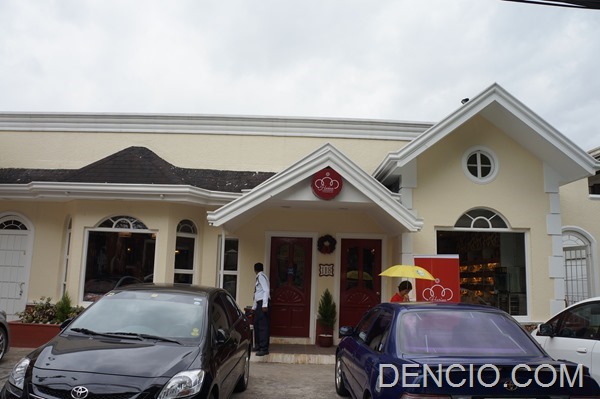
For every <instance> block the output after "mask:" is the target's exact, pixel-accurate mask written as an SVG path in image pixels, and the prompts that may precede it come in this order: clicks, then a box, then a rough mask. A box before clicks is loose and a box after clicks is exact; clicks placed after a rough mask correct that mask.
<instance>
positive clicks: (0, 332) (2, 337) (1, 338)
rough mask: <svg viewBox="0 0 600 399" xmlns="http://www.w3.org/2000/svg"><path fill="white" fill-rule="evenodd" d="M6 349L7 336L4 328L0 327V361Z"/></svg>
mask: <svg viewBox="0 0 600 399" xmlns="http://www.w3.org/2000/svg"><path fill="white" fill-rule="evenodd" d="M7 349H8V334H6V331H5V330H4V328H1V327H0V360H2V358H3V357H4V354H5V353H6V350H7Z"/></svg>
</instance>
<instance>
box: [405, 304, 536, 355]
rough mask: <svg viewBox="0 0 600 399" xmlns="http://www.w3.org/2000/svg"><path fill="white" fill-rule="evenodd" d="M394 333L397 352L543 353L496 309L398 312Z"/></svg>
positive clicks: (444, 353)
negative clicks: (489, 310)
mask: <svg viewBox="0 0 600 399" xmlns="http://www.w3.org/2000/svg"><path fill="white" fill-rule="evenodd" d="M396 333H397V340H398V342H399V345H398V350H399V352H401V353H409V354H411V355H415V354H427V355H434V354H438V355H445V356H494V357H497V356H511V357H515V356H516V357H519V356H541V355H543V353H542V352H541V351H540V349H539V348H538V347H537V346H536V345H535V343H534V342H533V341H532V340H531V339H530V338H529V337H528V336H527V332H525V331H524V330H522V329H521V327H520V326H519V325H518V323H517V322H516V321H514V320H513V319H511V318H509V317H507V316H504V315H502V314H499V313H495V312H486V311H472V310H470V311H448V310H426V311H423V310H421V311H408V312H404V313H403V314H402V315H401V316H400V319H399V323H398V328H397V330H396ZM401 353H399V355H400V354H401Z"/></svg>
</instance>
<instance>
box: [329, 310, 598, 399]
mask: <svg viewBox="0 0 600 399" xmlns="http://www.w3.org/2000/svg"><path fill="white" fill-rule="evenodd" d="M340 335H342V336H344V338H342V340H341V341H340V343H339V345H338V348H337V352H336V366H335V387H336V391H337V393H338V394H340V395H343V396H348V395H351V396H352V397H353V398H356V399H358V398H360V399H363V398H373V399H375V398H390V399H392V398H393V399H419V398H423V399H425V398H426V399H451V398H461V399H471V398H477V399H498V398H506V399H508V398H521V399H522V398H527V399H538V398H561V399H567V398H582V399H583V398H598V397H599V395H600V387H599V386H598V384H597V383H596V382H595V381H594V379H593V378H591V376H590V374H589V370H588V369H587V368H586V367H585V366H583V365H578V364H575V363H571V362H566V361H556V360H553V359H552V358H551V357H550V356H549V355H548V354H547V353H546V352H544V350H543V349H542V348H541V347H540V346H539V345H538V344H537V342H536V341H535V340H534V339H533V338H532V337H531V336H530V334H529V333H527V331H526V330H525V329H523V328H522V327H521V326H520V325H519V323H518V322H517V321H516V320H514V319H513V318H512V317H511V316H509V315H508V314H507V313H506V312H504V311H501V310H499V309H496V308H493V307H489V306H484V305H468V304H462V303H447V302H446V303H441V302H438V303H436V302H431V303H385V304H380V305H378V306H376V307H374V308H373V309H371V310H369V311H368V312H367V313H366V314H365V315H364V317H363V318H362V320H361V321H360V322H359V324H358V325H357V326H356V327H342V328H340Z"/></svg>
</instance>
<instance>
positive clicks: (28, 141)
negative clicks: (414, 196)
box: [0, 131, 406, 173]
mask: <svg viewBox="0 0 600 399" xmlns="http://www.w3.org/2000/svg"><path fill="white" fill-rule="evenodd" d="M0 142H2V143H3V144H2V148H0V168H34V169H36V168H41V169H77V168H81V167H83V166H85V165H88V164H90V163H92V162H95V161H98V160H100V159H102V158H104V157H107V156H109V155H112V154H114V153H116V152H118V151H120V150H122V149H124V148H127V147H131V146H139V147H147V148H148V149H150V150H152V151H153V152H155V153H156V154H157V155H158V156H159V157H161V158H163V159H164V160H166V161H167V162H170V163H171V164H173V165H175V166H178V167H181V168H197V169H203V168H204V169H218V170H249V171H260V172H279V171H281V170H283V169H285V168H287V167H289V166H290V165H291V164H292V163H294V162H296V161H298V160H300V159H302V158H303V157H305V156H306V155H308V154H309V153H311V152H312V151H314V150H316V149H317V148H319V147H321V146H322V145H324V144H326V143H331V144H333V145H334V146H335V147H336V148H338V149H339V150H341V151H342V152H343V153H344V154H345V155H347V156H348V157H350V158H351V159H352V160H353V161H354V162H356V163H357V164H358V165H360V166H361V167H362V168H363V169H365V170H366V171H367V172H369V173H371V172H372V171H373V170H375V168H376V167H377V166H378V165H379V164H380V163H381V160H382V159H383V158H384V157H385V155H387V154H388V153H389V152H391V151H397V150H398V149H400V148H402V147H403V146H404V145H406V141H402V140H376V139H369V140H365V139H340V138H335V139H334V138H319V137H279V136H277V137H271V136H235V135H223V136H220V135H210V134H207V135H203V134H165V133H162V134H152V133H82V132H77V133H64V132H50V131H49V132H2V131H0ZM34 143H44V145H33V144H34ZM25 148H26V149H27V151H23V150H17V151H15V150H13V149H25Z"/></svg>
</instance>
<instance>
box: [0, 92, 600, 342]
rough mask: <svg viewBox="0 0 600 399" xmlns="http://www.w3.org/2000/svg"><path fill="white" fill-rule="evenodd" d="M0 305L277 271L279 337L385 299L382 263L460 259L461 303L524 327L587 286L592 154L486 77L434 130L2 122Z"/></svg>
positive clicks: (238, 283)
mask: <svg viewBox="0 0 600 399" xmlns="http://www.w3.org/2000/svg"><path fill="white" fill-rule="evenodd" d="M0 143H1V145H0V307H1V308H3V309H5V310H6V311H7V313H8V314H9V315H10V316H11V317H12V318H14V317H15V314H16V313H17V312H19V311H20V310H23V309H24V308H25V306H26V305H27V304H28V303H32V302H33V301H35V300H38V299H39V298H41V297H42V296H45V297H51V298H55V299H58V298H60V296H61V295H62V294H63V293H64V292H68V293H69V294H70V296H71V298H73V299H74V300H75V302H77V303H78V304H81V305H84V306H85V305H87V304H90V303H92V302H93V301H94V300H95V299H96V298H97V297H98V296H101V295H103V294H104V293H106V292H107V291H108V290H110V289H112V288H113V287H115V286H116V285H119V284H125V283H128V282H131V281H143V280H146V281H149V280H152V281H154V282H181V283H194V284H203V285H213V286H222V287H224V288H226V289H227V290H229V291H230V292H231V293H232V294H233V295H234V296H235V297H236V300H237V301H238V303H239V304H240V306H242V307H245V306H249V305H251V304H252V294H253V287H254V272H253V265H254V263H256V262H262V263H264V264H265V271H266V273H267V274H268V275H269V277H270V279H271V289H272V292H271V296H272V305H273V323H272V334H273V337H274V338H273V339H275V340H277V339H280V340H282V341H284V342H296V343H314V342H315V336H316V332H317V325H316V310H317V305H318V301H319V298H320V295H321V293H322V292H323V291H324V290H325V289H326V288H327V289H329V290H330V291H331V292H332V293H333V294H334V298H335V300H336V304H337V306H338V315H339V317H338V319H339V320H338V324H340V325H343V324H353V323H355V322H356V321H357V320H358V318H359V317H360V315H361V314H362V313H363V312H364V311H365V310H366V309H368V308H369V307H370V306H372V305H373V304H375V303H379V302H381V301H386V300H389V298H390V297H391V296H392V295H393V294H394V292H395V286H396V285H397V283H398V280H397V279H391V278H387V277H380V276H379V273H380V272H381V271H382V270H384V269H385V268H387V267H389V266H391V265H394V264H398V263H405V264H406V263H408V264H410V263H412V262H413V261H414V257H415V256H420V255H444V254H451V255H458V257H459V263H460V266H459V267H460V284H461V296H462V300H463V301H469V302H477V303H486V304H490V305H492V306H496V307H500V308H502V309H504V310H506V311H508V312H509V313H511V314H512V315H513V316H515V318H517V319H518V320H520V321H522V322H535V321H540V320H544V319H546V318H547V317H548V316H550V315H551V314H553V313H555V312H556V311H558V310H559V309H562V308H563V307H564V306H565V305H566V304H570V303H572V302H576V301H578V300H581V299H582V298H586V297H590V296H595V295H600V270H599V267H598V262H597V259H598V253H597V245H596V237H600V226H599V223H598V222H597V221H596V218H597V217H598V216H597V214H598V212H597V211H596V207H597V206H598V205H597V202H596V201H597V200H598V199H600V196H597V195H596V194H594V192H595V191H594V187H596V186H595V184H594V183H595V179H596V177H595V174H596V172H597V171H598V170H600V165H599V163H598V161H597V160H596V159H595V158H594V155H596V154H594V153H593V152H591V153H587V152H586V151H584V150H583V149H581V148H579V147H577V146H576V145H575V144H574V143H572V142H571V141H570V140H568V139H567V138H566V137H565V136H564V135H562V134H561V133H560V132H558V131H557V130H556V129H554V128H553V127H552V126H550V125H549V124H548V123H546V122H545V121H543V120H542V119H541V118H539V117H538V116H537V115H536V114H535V113H534V112H533V111H531V110H530V109H529V108H527V107H526V106H525V105H524V104H522V103H521V102H519V101H518V100H517V99H516V98H514V97H513V96H511V95H510V94H509V93H508V92H506V91H505V90H504V89H503V88H502V87H500V86H498V85H496V84H494V85H492V86H490V87H489V88H487V89H486V90H484V91H483V92H482V93H481V94H479V95H478V96H477V97H475V98H473V99H471V100H470V101H468V102H467V103H465V104H464V105H461V106H460V107H459V108H458V109H457V110H456V111H455V112H453V113H451V114H450V115H449V116H448V117H447V118H445V119H443V120H442V121H440V122H438V123H409V122H393V121H379V120H358V119H333V118H332V119H325V118H314V119H310V118H275V117H270V118H269V117H241V116H202V115H132V114H29V113H0Z"/></svg>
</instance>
